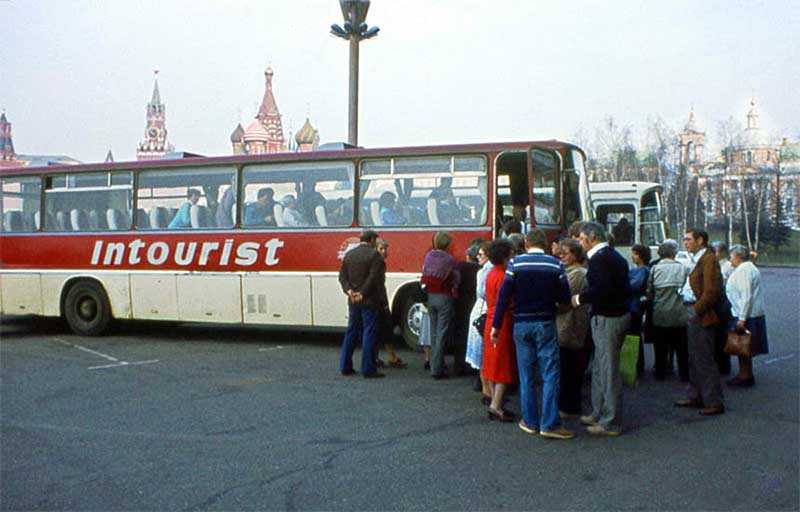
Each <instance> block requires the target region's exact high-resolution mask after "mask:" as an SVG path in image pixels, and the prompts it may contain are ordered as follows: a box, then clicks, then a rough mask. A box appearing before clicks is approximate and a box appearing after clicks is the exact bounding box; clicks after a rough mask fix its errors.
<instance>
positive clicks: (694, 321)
mask: <svg viewBox="0 0 800 512" xmlns="http://www.w3.org/2000/svg"><path fill="white" fill-rule="evenodd" d="M683 245H684V247H686V250H687V251H689V253H691V260H692V263H693V264H694V268H693V269H692V270H691V273H690V274H689V277H688V278H687V280H686V284H685V285H684V287H683V290H682V294H683V302H684V304H685V305H686V311H687V313H688V317H689V320H688V322H687V325H686V331H687V337H688V340H689V396H688V398H686V399H684V400H678V401H676V402H675V405H676V406H678V407H697V408H699V409H700V414H702V415H704V416H710V415H714V414H722V413H724V412H725V406H724V405H723V403H722V385H721V384H720V380H719V370H718V368H717V364H716V362H715V360H714V326H715V325H716V324H717V322H718V321H719V319H718V318H717V315H716V314H715V313H714V305H715V304H716V303H717V301H718V300H719V299H720V295H721V293H722V273H721V272H720V268H719V262H718V261H717V258H716V256H714V252H713V251H710V250H708V249H707V246H708V233H706V232H705V231H702V230H700V229H688V230H686V234H685V235H684V237H683Z"/></svg>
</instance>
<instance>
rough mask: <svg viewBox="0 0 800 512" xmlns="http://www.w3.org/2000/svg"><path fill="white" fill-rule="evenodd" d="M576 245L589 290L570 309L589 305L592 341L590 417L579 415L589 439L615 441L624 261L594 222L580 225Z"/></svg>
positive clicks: (624, 322) (627, 291) (626, 284)
mask: <svg viewBox="0 0 800 512" xmlns="http://www.w3.org/2000/svg"><path fill="white" fill-rule="evenodd" d="M578 241H579V242H580V244H581V246H583V249H584V250H585V251H586V256H587V257H588V259H589V266H588V271H587V273H586V280H587V283H588V286H587V288H586V290H585V291H584V292H583V293H581V294H580V295H574V296H573V297H572V305H573V307H577V306H580V305H582V304H591V308H590V315H591V328H592V339H593V340H594V346H595V352H594V366H593V367H592V413H591V414H589V415H587V416H581V423H583V424H584V425H588V428H587V431H588V432H589V433H590V434H596V435H606V436H618V435H620V434H621V433H622V378H621V377H620V373H619V355H620V349H621V348H622V342H623V341H624V339H625V332H626V331H627V330H628V325H629V324H630V320H631V315H630V313H628V299H629V298H630V295H631V287H630V281H629V279H628V262H627V261H625V258H623V257H622V256H621V255H620V254H619V253H618V252H617V251H616V250H614V249H613V248H612V247H609V245H608V242H607V238H606V230H605V228H604V227H603V226H602V225H601V224H598V223H596V222H586V223H584V224H583V225H582V226H581V230H580V235H579V239H578Z"/></svg>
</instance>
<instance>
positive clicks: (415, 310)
mask: <svg viewBox="0 0 800 512" xmlns="http://www.w3.org/2000/svg"><path fill="white" fill-rule="evenodd" d="M422 307H423V306H422V304H421V303H419V302H415V303H414V304H413V305H412V306H411V307H410V308H408V314H407V315H406V325H407V326H408V330H409V331H411V332H412V333H414V336H417V337H419V335H420V333H421V332H422Z"/></svg>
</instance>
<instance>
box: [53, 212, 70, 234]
mask: <svg viewBox="0 0 800 512" xmlns="http://www.w3.org/2000/svg"><path fill="white" fill-rule="evenodd" d="M55 228H56V229H55V230H56V231H69V228H70V225H69V217H68V216H67V214H66V213H64V212H62V211H61V210H59V211H57V212H56V226H55Z"/></svg>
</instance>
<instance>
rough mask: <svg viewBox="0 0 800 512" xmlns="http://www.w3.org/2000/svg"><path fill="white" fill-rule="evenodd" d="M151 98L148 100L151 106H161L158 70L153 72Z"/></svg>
mask: <svg viewBox="0 0 800 512" xmlns="http://www.w3.org/2000/svg"><path fill="white" fill-rule="evenodd" d="M153 75H154V78H153V97H152V98H151V99H150V104H151V105H161V93H160V92H159V90H158V70H157V69H155V70H153Z"/></svg>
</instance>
